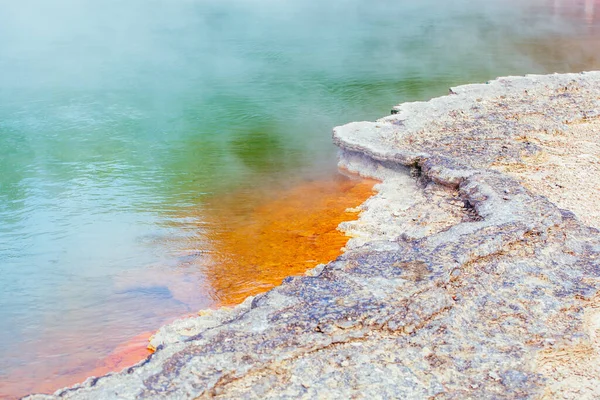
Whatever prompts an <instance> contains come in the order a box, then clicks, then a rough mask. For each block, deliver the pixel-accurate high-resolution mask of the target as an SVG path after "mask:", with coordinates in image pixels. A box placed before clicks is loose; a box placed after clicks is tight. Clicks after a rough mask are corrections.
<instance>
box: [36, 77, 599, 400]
mask: <svg viewBox="0 0 600 400" xmlns="http://www.w3.org/2000/svg"><path fill="white" fill-rule="evenodd" d="M394 111H395V114H393V115H391V116H389V117H385V118H382V119H380V120H379V121H377V122H356V123H351V124H348V125H345V126H342V127H337V128H335V129H334V143H335V144H336V145H337V146H338V147H339V148H340V149H341V152H340V166H341V167H343V168H346V169H348V170H349V171H351V172H357V173H360V174H361V175H363V176H365V177H370V178H376V179H380V180H381V181H382V183H380V184H377V185H376V187H377V190H378V193H377V194H376V195H374V196H373V197H371V198H370V199H368V200H367V201H366V202H365V203H363V205H362V206H361V207H360V209H361V211H362V213H361V215H360V217H359V220H358V221H355V222H345V223H342V224H341V225H340V229H341V230H343V231H345V232H346V233H348V234H349V235H350V236H351V239H350V240H349V242H348V244H347V245H346V249H345V250H346V252H345V253H344V254H343V255H342V256H340V257H339V258H338V259H337V260H335V261H333V262H330V263H328V264H326V265H321V266H318V267H317V268H315V269H313V270H311V271H309V272H308V273H307V274H306V275H305V276H303V277H290V278H286V279H285V280H284V282H283V283H282V284H281V285H280V286H278V287H276V288H274V289H272V290H270V291H269V292H267V293H264V294H260V295H257V296H255V297H250V298H248V299H247V300H246V301H244V302H243V303H242V304H241V305H239V306H236V307H234V308H231V309H219V310H216V311H208V312H206V313H205V314H204V315H203V316H200V317H198V318H193V319H186V320H180V321H176V322H174V323H173V324H170V325H167V326H165V327H163V328H161V330H159V332H158V333H157V334H156V335H155V336H154V338H153V339H152V341H151V345H152V346H154V347H155V348H157V352H156V353H155V354H153V355H152V356H150V357H149V358H148V359H147V360H145V361H142V362H141V363H138V364H137V365H135V366H133V367H130V368H127V369H126V370H124V371H122V372H120V373H112V374H108V375H106V376H104V377H100V378H89V379H88V380H87V381H86V382H84V383H83V384H81V385H77V386H74V387H72V388H69V389H64V390H59V391H57V392H56V393H55V395H53V396H52V395H33V396H30V397H29V398H31V399H50V398H69V399H70V398H110V397H125V398H134V397H135V398H137V397H143V398H190V397H200V396H205V397H210V396H217V397H220V396H222V397H240V396H241V397H252V396H255V397H267V398H268V397H277V398H280V397H286V396H290V397H302V396H304V397H315V396H316V395H321V396H342V397H349V396H355V395H360V396H364V397H367V396H369V395H380V396H381V395H388V396H390V397H404V398H423V397H428V396H437V397H440V398H465V397H470V396H475V397H494V396H496V397H497V396H501V397H506V398H544V397H546V398H553V397H556V396H558V395H563V396H566V397H567V398H582V397H585V396H589V397H594V396H600V295H599V294H598V293H599V292H598V289H600V235H599V232H598V230H597V229H595V228H593V227H590V226H587V225H585V224H584V223H582V222H581V221H580V220H579V219H578V217H577V216H576V214H574V213H573V212H572V211H569V210H567V209H566V208H567V207H571V208H575V209H577V210H578V211H577V212H579V214H581V211H579V209H583V210H585V209H586V204H587V208H588V209H590V210H591V211H590V218H591V219H589V220H588V219H587V217H586V222H587V223H588V224H595V223H596V222H595V221H596V220H595V218H596V215H597V214H596V213H597V212H598V210H597V208H598V206H597V205H593V204H589V203H590V199H588V201H587V203H581V202H579V203H577V202H575V203H573V199H569V198H568V196H567V197H566V198H561V197H560V196H557V195H556V194H554V193H553V192H551V191H549V190H548V188H546V187H545V186H544V185H542V184H539V185H537V184H536V181H535V180H534V181H533V182H530V181H528V179H529V180H531V179H530V178H531V176H533V175H532V174H531V173H530V174H529V175H528V174H527V172H528V171H534V170H535V168H541V169H542V170H543V172H545V173H546V174H545V175H543V176H542V178H540V180H541V181H542V182H544V181H547V180H550V179H553V176H552V173H554V174H560V177H561V178H562V177H563V176H564V178H565V179H566V180H567V181H569V179H568V178H569V175H568V174H569V173H570V168H571V167H570V164H568V165H566V167H565V166H561V165H560V163H556V160H557V159H560V157H561V154H560V153H557V152H556V151H554V150H556V149H557V145H556V143H554V142H556V140H554V142H553V141H552V140H550V139H555V138H557V137H561V136H564V137H565V140H563V141H562V142H561V143H562V145H565V146H567V145H570V144H572V143H574V142H577V140H576V139H577V138H580V139H581V137H584V138H585V137H586V135H588V134H589V131H584V132H583V134H582V135H579V136H577V135H576V134H573V135H570V127H572V126H574V125H577V124H582V123H584V122H585V123H590V124H595V123H597V121H598V120H599V118H600V72H590V73H582V74H554V75H532V76H526V77H506V78H498V79H496V80H494V81H491V82H489V83H488V84H473V85H465V86H460V87H457V88H452V89H451V90H450V95H448V96H444V97H439V98H435V99H432V100H430V101H428V102H415V103H405V104H402V105H400V106H397V107H395V108H394ZM591 129H592V131H593V132H597V130H596V125H593V128H591ZM571 136H573V137H571ZM559 147H560V146H559ZM588 147H589V146H588ZM575 150H577V146H575ZM553 151H554V153H553ZM595 151H596V150H594V152H595ZM585 154H587V153H585ZM571 155H572V156H574V157H575V158H574V159H576V160H578V162H577V163H576V165H577V168H579V169H582V168H583V169H585V168H591V171H595V168H596V166H597V159H596V154H595V153H593V154H591V153H590V157H587V156H586V157H583V159H585V160H587V161H585V160H583V161H582V160H579V158H581V157H578V156H579V155H580V154H577V152H576V151H574V152H573V154H571ZM563 156H564V155H563ZM579 161H581V162H579ZM552 163H554V164H552ZM555 164H556V165H555ZM548 165H550V166H552V168H549V169H548V168H547V167H548ZM544 168H546V169H544ZM515 171H516V173H515ZM535 172H536V173H538V172H539V170H535ZM585 176H586V177H589V176H590V175H589V174H587V175H585ZM557 178H559V176H558V175H557V176H556V178H554V179H557ZM571 181H574V180H573V179H571ZM576 183H577V185H576V186H574V188H578V189H579V188H580V187H582V190H584V193H594V189H595V188H596V187H597V186H598V185H597V184H596V183H595V182H594V181H592V182H576ZM586 184H587V186H586ZM524 185H525V186H527V187H525V186H524ZM584 186H585V187H584ZM590 188H591V189H590ZM586 190H591V191H588V192H586ZM588 196H590V195H588ZM591 201H593V197H592V200H591ZM555 203H557V204H558V205H557V204H555Z"/></svg>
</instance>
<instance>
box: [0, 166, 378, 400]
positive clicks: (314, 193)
mask: <svg viewBox="0 0 600 400" xmlns="http://www.w3.org/2000/svg"><path fill="white" fill-rule="evenodd" d="M375 183H376V181H373V180H368V179H361V178H358V177H355V176H344V175H340V174H337V175H335V176H333V177H331V178H329V179H321V180H314V181H310V182H303V183H300V184H297V185H295V186H291V187H286V188H279V189H277V188H273V187H270V186H269V187H265V188H257V187H253V188H250V189H248V190H240V191H238V192H236V193H233V194H228V195H226V196H215V197H213V198H211V199H209V200H208V201H207V202H206V204H205V205H204V206H203V207H202V209H201V210H196V211H193V212H192V213H196V212H197V213H199V214H200V215H199V216H200V217H201V218H199V220H202V221H203V223H202V225H201V226H198V232H199V234H198V238H197V240H198V243H196V244H197V245H198V246H203V249H202V251H201V254H203V256H202V257H198V258H196V259H195V260H194V262H193V263H192V265H187V266H186V268H187V269H188V270H189V269H191V268H193V269H195V271H196V273H197V274H202V275H204V279H205V282H206V284H205V285H203V286H202V287H197V288H196V290H198V291H206V295H207V296H209V297H210V298H211V301H210V302H209V304H210V305H211V307H219V306H224V305H234V304H238V303H240V302H241V301H243V300H244V299H245V298H246V297H247V296H250V295H255V294H258V293H261V292H264V291H266V290H268V289H270V288H272V287H274V286H276V285H278V284H280V283H281V281H282V280H283V279H284V278H285V277H287V276H290V275H297V274H302V273H304V272H305V271H306V270H307V269H309V268H312V267H314V266H316V265H317V264H319V263H324V262H327V261H330V260H333V259H335V258H336V257H337V256H338V255H339V254H340V252H341V248H342V247H343V246H344V245H345V244H346V242H347V240H348V237H346V236H344V235H343V234H342V233H341V232H340V231H338V230H337V226H338V225H339V223H340V222H342V221H348V220H352V219H355V218H356V217H357V214H356V212H352V211H349V210H348V209H349V208H353V207H356V206H358V205H359V204H361V203H362V202H363V201H365V200H366V199H367V198H368V197H369V196H371V195H372V194H373V185H374V184H375ZM193 216H194V215H192V217H193ZM170 285H174V286H176V285H177V281H176V280H174V281H173V282H172V283H170ZM169 288H170V289H171V291H172V292H176V290H177V289H175V288H171V287H170V286H169ZM186 290H190V289H189V285H188V288H187V289H186ZM181 296H182V297H185V293H184V294H181ZM175 317H177V316H173V318H175ZM151 334H152V332H146V333H143V334H140V335H138V336H136V337H134V338H132V339H131V340H129V341H128V342H126V343H123V344H121V345H119V346H117V347H116V348H114V349H113V350H112V351H111V352H110V354H109V355H108V356H106V357H104V358H102V356H100V355H98V358H99V361H97V362H96V363H92V364H90V363H89V362H87V363H85V362H84V363H82V361H81V359H82V358H85V357H87V358H89V356H90V355H89V354H87V355H83V354H78V351H80V350H77V349H80V348H81V346H82V342H83V343H85V342H86V337H81V338H79V340H73V338H70V339H71V342H72V346H73V352H72V353H69V354H65V355H64V359H63V360H61V361H62V362H61V363H58V364H59V365H60V366H55V367H54V366H48V364H47V363H44V362H42V363H41V364H46V365H45V366H44V365H37V366H27V367H24V368H21V369H19V370H15V371H13V372H12V373H11V374H10V377H9V379H7V380H6V381H4V382H0V398H2V397H3V396H5V397H6V398H13V397H17V396H21V395H24V394H27V393H31V392H35V393H52V392H53V391H55V390H57V389H59V388H61V387H65V386H71V385H73V384H75V383H77V382H82V381H84V380H85V379H86V378H88V377H90V376H100V375H104V374H106V373H108V372H110V371H119V370H122V369H123V368H125V367H128V366H130V365H132V364H135V363H136V362H138V361H140V360H142V359H144V358H145V357H147V356H148V355H149V354H150V351H149V350H148V349H147V344H148V338H149V337H150V336H151ZM57 340H60V339H57ZM90 351H93V350H90ZM39 353H40V355H43V353H44V350H43V349H40V351H39ZM79 356H81V357H79ZM84 356H85V357H84ZM48 377H52V378H51V379H48Z"/></svg>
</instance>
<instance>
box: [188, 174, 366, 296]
mask: <svg viewBox="0 0 600 400" xmlns="http://www.w3.org/2000/svg"><path fill="white" fill-rule="evenodd" d="M374 184H375V181H373V180H364V179H356V178H348V177H345V176H342V175H339V176H337V177H336V178H335V179H334V180H332V181H326V180H321V181H313V182H307V183H304V184H302V185H299V186H296V187H293V188H291V189H287V190H284V191H280V192H275V193H274V194H273V192H270V193H265V194H258V195H257V194H255V193H252V194H250V195H245V194H244V193H239V194H237V195H233V196H230V197H228V198H225V199H223V198H219V199H215V201H214V203H212V207H214V210H215V211H216V212H212V213H210V214H209V215H208V216H207V218H208V220H209V222H210V223H211V225H212V226H215V227H223V229H217V230H214V231H212V232H210V234H209V240H210V244H211V246H210V247H211V248H212V251H213V253H212V254H211V255H210V256H209V257H207V259H206V260H204V261H202V260H201V261H200V262H201V263H204V268H206V269H207V270H208V271H209V272H208V273H207V279H208V280H209V282H210V287H211V289H212V297H213V299H214V301H215V302H216V303H217V304H220V305H232V304H237V303H240V302H241V301H243V300H244V299H245V298H246V297H248V296H250V295H255V294H257V293H260V292H263V291H265V290H268V289H270V288H272V287H273V286H275V285H278V284H280V283H281V281H282V280H283V279H284V278H285V277H287V276H290V275H297V274H302V273H304V272H305V271H306V270H307V269H309V268H312V267H314V266H315V265H317V264H319V263H325V262H327V261H330V260H333V259H335V258H336V257H337V256H338V255H339V254H340V249H341V248H342V247H343V246H344V245H345V244H346V242H347V240H348V237H346V236H344V235H343V234H342V233H341V232H340V231H338V230H337V226H338V225H339V224H340V222H342V221H347V220H351V219H355V218H356V213H352V212H349V211H348V209H349V208H352V207H356V206H357V205H359V204H360V203H362V202H363V201H364V200H366V199H367V198H368V197H370V196H371V195H372V194H373V191H372V190H373V185H374ZM264 196H267V198H266V199H265V198H264Z"/></svg>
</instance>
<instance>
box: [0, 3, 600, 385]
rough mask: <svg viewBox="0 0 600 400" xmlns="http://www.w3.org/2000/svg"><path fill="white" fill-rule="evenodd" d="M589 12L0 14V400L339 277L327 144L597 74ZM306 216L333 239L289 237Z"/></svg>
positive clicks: (280, 7) (536, 7)
mask: <svg viewBox="0 0 600 400" xmlns="http://www.w3.org/2000/svg"><path fill="white" fill-rule="evenodd" d="M599 9H600V6H599V3H598V1H590V0H573V1H570V0H528V1H516V0H498V1H489V0H486V1H484V0H475V1H472V0H469V1H467V0H457V1H452V2H445V1H440V0H423V1H420V2H414V1H398V0H378V1H375V2H368V3H367V2H362V1H354V0H351V1H348V0H344V1H342V0H332V1H328V2H318V1H316V0H302V1H296V2H283V3H282V2H277V1H273V0H264V1H258V0H239V1H238V0H236V1H233V0H183V1H178V2H172V1H167V0H126V1H122V0H119V1H117V0H106V1H102V2H98V1H95V0H55V1H53V2H48V1H45V0H22V1H19V2H8V1H7V2H2V4H1V5H0V48H1V49H2V56H1V57H0V285H1V288H2V290H0V323H1V325H2V329H1V330H0V343H2V344H3V346H2V347H0V395H1V394H2V393H12V394H14V393H24V392H26V391H29V390H33V389H35V388H37V390H42V388H43V389H44V390H46V389H49V388H50V387H51V385H52V384H56V385H60V384H62V382H64V381H62V380H61V379H62V378H59V377H61V376H65V375H66V376H68V377H76V376H77V377H78V376H82V375H85V374H86V371H91V370H93V369H94V368H100V369H101V368H104V367H103V365H104V366H106V365H113V366H114V365H115V360H116V359H119V358H123V357H125V356H123V354H133V353H135V352H131V351H130V349H131V347H127V346H126V345H125V344H127V343H130V341H131V340H132V338H134V337H136V336H137V335H139V334H140V333H141V332H149V331H152V330H154V329H156V328H157V327H158V326H159V325H161V324H163V323H165V322H167V321H169V320H172V319H173V318H175V317H177V316H180V315H186V314H190V313H195V312H196V311H197V310H198V309H200V308H204V307H212V306H215V305H216V304H220V303H233V302H235V301H239V300H240V299H241V298H242V297H243V296H244V295H246V294H247V293H251V292H252V291H253V290H263V289H266V288H269V287H272V285H274V284H276V283H277V282H279V281H280V280H281V279H282V276H284V275H285V274H287V273H299V272H300V271H301V270H302V269H303V268H307V267H311V266H312V265H313V263H315V264H316V263H318V262H322V261H325V260H327V259H329V258H332V257H334V256H335V254H337V253H336V251H335V249H336V248H337V247H339V246H340V245H341V243H343V240H342V239H341V238H340V237H339V236H336V234H337V233H336V234H334V233H335V231H333V228H332V226H333V224H334V221H337V220H338V219H339V218H342V217H343V216H344V215H345V214H344V213H343V212H342V213H341V214H339V213H338V214H336V215H331V216H330V215H328V214H327V212H326V211H325V210H329V209H333V208H336V207H339V209H338V211H339V210H343V208H344V207H346V206H347V205H351V206H355V205H356V202H360V201H359V199H360V198H362V197H361V196H365V195H366V193H367V192H368V190H367V189H366V188H365V187H364V186H362V185H363V184H362V183H352V184H350V183H349V182H350V181H347V180H344V179H342V178H338V179H334V178H332V176H334V174H335V171H336V168H335V149H334V148H333V146H332V145H331V143H330V135H329V132H330V130H331V127H332V126H334V125H337V124H341V123H344V122H347V121H351V120H361V119H368V120H372V119H374V118H377V117H379V116H381V115H384V114H385V113H387V112H388V110H389V109H390V107H391V106H392V105H394V104H396V103H398V102H401V101H407V100H422V99H426V98H429V97H431V96H435V95H441V94H444V93H446V92H447V88H448V86H451V85H456V84H460V83H466V82H473V81H485V80H487V79H491V78H493V77H495V76H498V75H509V74H523V73H545V72H555V71H557V72H565V71H579V70H586V69H597V68H599V66H600V59H599V54H600V51H598V50H600V46H599V43H598V40H599V39H598V37H599V35H598V33H599V32H598V29H599V26H600V22H599V19H600V17H599V14H600V11H598V10H599ZM339 179H342V180H341V181H340V180H339ZM307 180H311V181H313V182H314V184H313V185H308V186H306V182H307ZM323 182H329V183H327V184H325V183H323ZM319 199H321V200H319ZM350 200H352V201H355V203H351V202H350V203H346V202H347V201H350ZM265 207H266V208H265ZM304 208H306V209H309V210H313V211H311V212H314V213H317V214H318V215H319V217H318V218H316V217H315V218H313V219H318V220H321V219H322V220H323V221H328V222H327V223H328V225H327V226H326V227H322V226H317V225H319V224H318V223H316V221H312V222H314V223H315V225H310V224H308V225H306V224H299V223H297V222H298V221H296V219H295V218H296V217H295V216H294V214H293V212H294V210H297V209H304ZM307 215H310V213H308V214H307ZM321 215H327V218H325V217H321ZM348 217H349V216H348ZM257 221H262V222H257ZM320 229H324V230H323V231H320ZM317 232H320V233H317ZM327 232H329V233H327ZM315 235H316V236H315ZM253 241H254V242H257V243H258V242H260V243H265V244H266V243H270V245H273V246H274V247H273V250H272V251H263V252H262V253H260V254H258V250H256V249H255V248H254V247H253V246H252V243H253ZM282 243H285V244H290V246H286V247H285V248H279V247H277V246H278V245H279V244H282ZM317 245H319V246H321V245H323V246H325V247H324V248H327V249H329V250H326V251H325V250H323V251H319V252H316V251H315V250H314V249H315V248H316V247H315V246H317ZM286 249H287V250H286ZM296 250H302V251H303V252H304V251H305V253H302V254H303V255H302V256H300V253H296V252H295V251H296ZM276 254H277V255H278V256H277V257H274V255H276ZM283 260H285V261H283ZM280 261H283V262H282V263H280ZM234 267H235V268H236V269H235V270H236V271H237V272H236V273H235V274H234V273H231V269H233V268H234ZM141 342H143V340H142V341H141ZM138 343H140V342H138ZM119 346H121V347H119ZM123 346H125V348H126V350H121V349H122V348H123ZM133 347H135V348H138V349H139V347H140V346H139V345H138V346H137V347H136V346H133ZM136 351H137V350H136ZM135 354H137V353H135ZM138 355H139V354H138ZM107 357H109V358H107ZM125 358H126V359H127V357H125ZM98 360H104V361H98ZM98 363H100V365H99V364H98ZM24 376H31V377H33V380H35V381H36V382H35V385H34V382H32V381H29V382H24ZM69 379H70V378H69ZM19 385H20V386H19Z"/></svg>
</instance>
